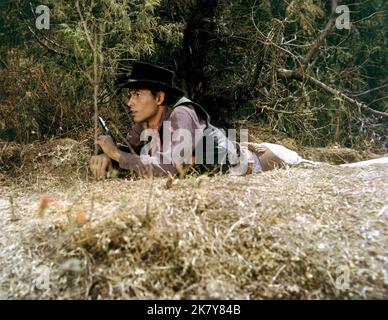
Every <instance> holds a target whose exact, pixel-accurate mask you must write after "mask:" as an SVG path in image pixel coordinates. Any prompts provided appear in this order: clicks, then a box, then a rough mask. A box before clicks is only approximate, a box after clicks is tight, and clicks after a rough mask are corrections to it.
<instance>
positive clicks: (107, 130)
mask: <svg viewBox="0 0 388 320" xmlns="http://www.w3.org/2000/svg"><path fill="white" fill-rule="evenodd" d="M98 121H99V122H100V125H101V127H102V129H103V130H104V134H107V135H110V130H109V129H108V127H107V126H106V124H105V121H104V119H103V118H101V117H98Z"/></svg>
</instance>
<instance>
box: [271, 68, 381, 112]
mask: <svg viewBox="0 0 388 320" xmlns="http://www.w3.org/2000/svg"><path fill="white" fill-rule="evenodd" d="M277 75H278V76H279V77H280V78H283V79H295V80H298V81H301V82H304V81H307V82H308V83H309V84H312V85H314V86H316V87H318V88H320V89H322V90H323V91H326V92H328V93H330V94H332V95H334V96H338V97H340V98H341V99H343V100H344V101H346V102H348V103H349V104H352V105H355V106H356V107H358V108H360V109H364V110H366V111H369V112H371V113H373V114H375V115H378V116H381V117H385V118H388V113H387V112H382V111H378V110H374V109H372V108H370V107H368V106H367V105H366V104H365V103H362V102H360V101H357V100H355V99H352V98H350V97H348V96H347V95H346V94H344V93H343V92H341V91H339V90H337V89H334V88H332V87H330V86H328V85H326V84H325V83H323V82H321V81H319V80H318V79H315V78H314V77H312V76H309V75H307V74H303V73H301V72H299V71H293V70H287V69H278V70H277Z"/></svg>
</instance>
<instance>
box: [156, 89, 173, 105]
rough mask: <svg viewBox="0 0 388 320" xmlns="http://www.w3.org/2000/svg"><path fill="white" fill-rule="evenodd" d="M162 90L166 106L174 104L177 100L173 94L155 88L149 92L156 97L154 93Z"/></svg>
mask: <svg viewBox="0 0 388 320" xmlns="http://www.w3.org/2000/svg"><path fill="white" fill-rule="evenodd" d="M161 91H162V92H164V104H165V105H166V106H172V105H173V104H175V102H176V100H177V97H175V96H174V95H171V94H168V93H167V92H166V91H163V90H155V89H152V90H151V94H152V95H153V96H154V97H156V95H157V94H158V92H161Z"/></svg>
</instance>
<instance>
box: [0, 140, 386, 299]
mask: <svg viewBox="0 0 388 320" xmlns="http://www.w3.org/2000/svg"><path fill="white" fill-rule="evenodd" d="M61 148H62V146H61V147H60V148H59V149H58V150H60V151H61V150H62V149H61ZM74 148H75V149H74ZM65 149H66V148H65ZM70 149H71V150H72V152H71V153H70V152H67V151H66V150H68V149H66V150H65V151H66V152H63V150H62V151H61V152H59V151H58V152H57V151H56V150H57V149H56V148H53V147H50V148H48V149H47V150H50V152H48V151H47V152H46V153H45V152H44V151H41V152H40V156H39V159H45V160H44V161H45V162H44V163H46V164H47V168H46V169H45V170H42V171H34V170H32V169H33V168H32V167H31V166H30V167H29V166H28V165H29V164H28V162H27V161H26V159H29V158H28V157H27V153H26V152H25V153H24V156H23V157H24V158H23V159H24V160H23V164H24V165H25V166H24V167H23V168H25V170H27V169H28V170H30V171H31V172H33V174H25V175H23V178H21V177H20V176H19V175H17V174H16V173H15V175H14V178H12V175H10V173H9V172H5V171H3V173H2V174H0V230H1V232H0V298H2V299H45V298H48V299H143V298H169V299H187V298H201V299H203V298H211V299H213V298H214V299H219V298H224V299H268V298H276V299H279V298H291V299H366V298H372V299H387V298H388V249H387V248H388V223H387V222H388V168H387V166H386V165H385V166H384V165H375V166H370V167H367V168H342V167H339V166H336V165H329V164H327V165H321V166H318V167H314V166H311V165H310V166H304V167H295V168H288V169H281V170H276V171H272V172H266V173H262V174H259V175H255V176H245V177H231V176H215V177H207V176H200V177H190V178H185V179H181V180H178V179H176V180H168V179H166V178H154V179H151V178H147V179H113V180H106V181H103V182H96V181H93V180H92V179H91V178H89V177H88V176H87V174H86V171H85V170H84V169H85V168H86V164H85V165H84V166H81V165H80V162H79V161H80V160H79V159H80V158H79V157H78V158H77V159H76V160H77V161H76V162H78V166H77V168H78V169H77V171H76V174H75V171H74V170H73V171H71V170H70V168H72V165H73V164H74V163H75V162H74V161H75V159H72V158H71V156H70V155H71V154H74V153H76V152H75V151H76V150H81V149H80V148H79V146H78V147H77V146H76V145H75V144H71V146H70ZM81 153H82V152H81ZM36 157H37V156H36V155H35V157H33V158H31V162H33V163H34V164H36V163H37V160H36ZM30 165H31V164H30ZM37 167H39V166H37ZM23 168H22V170H23ZM40 168H41V166H40ZM69 170H70V171H69ZM26 172H27V171H26ZM28 172H29V171H28Z"/></svg>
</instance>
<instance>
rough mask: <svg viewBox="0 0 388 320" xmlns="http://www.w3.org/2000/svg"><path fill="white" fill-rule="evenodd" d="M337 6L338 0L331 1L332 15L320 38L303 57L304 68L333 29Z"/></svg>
mask: <svg viewBox="0 0 388 320" xmlns="http://www.w3.org/2000/svg"><path fill="white" fill-rule="evenodd" d="M336 8H337V0H332V2H331V15H330V18H329V21H327V23H326V26H325V28H324V29H323V31H322V32H321V33H320V34H319V36H318V38H317V39H316V40H315V42H314V44H313V46H312V47H311V48H310V50H309V52H307V54H306V56H305V57H304V58H303V61H302V66H303V69H306V68H307V67H308V64H309V63H310V61H311V59H312V58H313V56H314V55H315V54H316V53H317V51H318V50H319V47H320V46H321V44H322V42H323V40H325V38H326V37H327V35H328V34H329V33H330V31H331V29H333V27H334V25H335V20H336V17H335V9H336Z"/></svg>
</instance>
